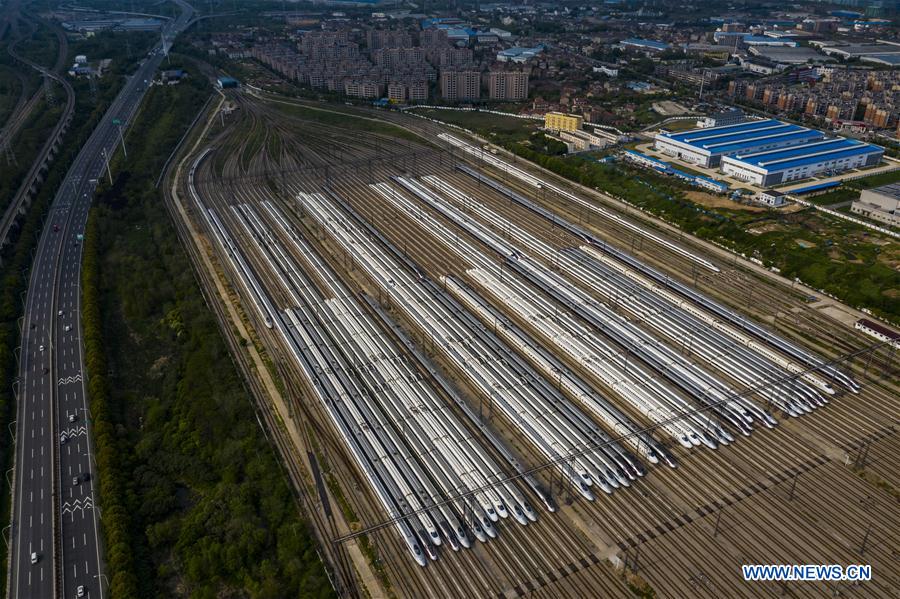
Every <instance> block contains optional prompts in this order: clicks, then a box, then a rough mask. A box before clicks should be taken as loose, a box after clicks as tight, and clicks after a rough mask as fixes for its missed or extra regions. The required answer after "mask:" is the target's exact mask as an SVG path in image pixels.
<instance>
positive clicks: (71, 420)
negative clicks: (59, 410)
mask: <svg viewBox="0 0 900 599" xmlns="http://www.w3.org/2000/svg"><path fill="white" fill-rule="evenodd" d="M77 419H78V414H69V422H75V421H76V420H77Z"/></svg>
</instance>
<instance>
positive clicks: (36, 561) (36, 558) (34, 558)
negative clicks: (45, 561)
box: [31, 551, 41, 564]
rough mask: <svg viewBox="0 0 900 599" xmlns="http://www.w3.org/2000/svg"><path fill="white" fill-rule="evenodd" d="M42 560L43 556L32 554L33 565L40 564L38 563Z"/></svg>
mask: <svg viewBox="0 0 900 599" xmlns="http://www.w3.org/2000/svg"><path fill="white" fill-rule="evenodd" d="M40 559H41V556H40V555H38V554H37V553H35V552H34V551H32V552H31V563H32V564H36V563H38V561H39V560H40Z"/></svg>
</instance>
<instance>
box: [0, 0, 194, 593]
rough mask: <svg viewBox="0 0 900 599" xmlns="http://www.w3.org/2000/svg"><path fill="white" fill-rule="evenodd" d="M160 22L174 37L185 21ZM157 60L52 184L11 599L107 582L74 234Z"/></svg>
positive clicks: (37, 277)
mask: <svg viewBox="0 0 900 599" xmlns="http://www.w3.org/2000/svg"><path fill="white" fill-rule="evenodd" d="M177 2H178V4H179V6H180V7H181V9H182V12H181V15H180V16H179V17H178V19H177V20H175V21H173V22H170V23H168V24H167V25H166V38H167V39H174V36H175V35H177V34H178V33H180V32H181V31H182V30H184V29H185V27H186V26H187V25H188V24H189V22H190V21H191V18H192V16H193V9H192V8H191V7H190V6H189V5H188V4H186V3H184V2H183V1H182V0H177ZM162 60H163V53H162V51H161V50H160V49H159V48H156V49H154V50H153V51H152V52H151V54H150V55H149V56H148V57H147V59H146V60H145V61H144V62H143V64H142V65H141V66H140V67H139V68H138V70H137V72H136V73H135V74H134V75H132V76H131V77H130V78H129V79H128V81H127V82H126V83H125V85H124V87H123V89H122V90H121V92H120V93H119V95H118V96H117V97H116V99H115V100H114V101H113V103H112V105H111V106H110V108H109V109H108V110H107V112H106V114H105V115H104V116H103V119H102V120H101V122H100V123H99V124H98V125H97V127H96V129H95V130H94V132H93V133H92V135H91V137H90V138H89V139H88V141H87V143H86V144H85V145H84V147H83V148H82V149H81V151H80V152H79V154H78V156H77V157H76V158H75V161H74V162H73V164H72V166H71V167H70V169H69V171H68V173H67V174H66V177H65V179H64V181H63V182H62V184H61V185H60V187H59V190H58V191H57V194H56V197H55V198H54V200H53V204H52V207H51V210H50V213H49V215H48V218H47V221H46V223H45V225H44V229H43V231H42V233H41V237H40V241H39V243H38V248H37V253H36V254H35V260H34V264H33V267H32V270H31V278H30V281H29V287H28V295H27V299H26V303H25V313H24V321H23V331H22V353H21V357H20V362H19V379H18V393H17V402H18V406H17V407H18V410H17V421H16V437H15V443H16V464H15V475H14V483H13V501H14V504H13V514H12V523H11V535H10V537H11V544H10V558H9V568H10V576H9V583H8V584H9V593H8V594H9V596H10V597H15V598H29V597H34V598H39V599H45V598H49V597H75V596H76V593H77V590H78V588H79V587H83V590H84V596H85V597H101V598H102V597H103V596H104V592H105V591H106V589H105V588H104V587H105V586H106V585H107V581H106V580H105V575H104V569H103V557H102V547H101V542H100V532H99V525H98V518H99V516H100V514H99V513H98V510H97V505H96V502H97V496H96V489H97V477H96V476H95V475H94V471H95V465H94V461H93V457H92V444H91V436H90V434H91V426H90V412H89V410H88V399H87V393H86V385H85V380H84V379H85V376H84V352H83V344H82V338H81V318H80V308H81V293H80V279H81V251H82V247H81V240H80V236H81V233H82V231H83V230H84V227H85V224H86V222H87V216H88V210H89V208H90V204H91V200H92V198H93V195H94V190H95V188H96V185H97V181H98V179H99V178H100V177H102V176H105V171H106V162H107V159H108V157H109V156H110V155H111V154H112V153H113V151H114V150H115V148H116V146H117V144H118V142H119V135H120V132H119V125H118V124H117V123H121V126H123V127H124V126H125V124H126V123H128V122H129V120H130V119H131V118H132V117H133V115H134V113H135V111H136V109H137V107H138V105H139V104H140V102H141V99H142V98H143V96H144V93H146V90H147V87H148V86H147V82H148V81H150V80H151V79H152V77H153V75H154V73H155V71H156V70H157V68H158V67H159V65H160V62H161V61H162Z"/></svg>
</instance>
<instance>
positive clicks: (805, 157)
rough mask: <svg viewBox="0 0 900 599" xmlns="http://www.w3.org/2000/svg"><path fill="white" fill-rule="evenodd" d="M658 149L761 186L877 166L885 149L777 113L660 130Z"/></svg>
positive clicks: (687, 161)
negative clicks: (829, 133) (830, 134)
mask: <svg viewBox="0 0 900 599" xmlns="http://www.w3.org/2000/svg"><path fill="white" fill-rule="evenodd" d="M655 142H656V143H655V148H656V150H657V151H659V152H661V153H663V154H666V155H667V156H672V157H674V158H677V159H678V160H681V161H682V162H685V163H689V164H697V165H699V166H703V167H706V168H715V167H717V166H718V167H720V169H721V171H722V173H724V174H726V175H729V176H731V177H733V178H735V179H738V180H740V181H747V182H748V183H753V184H755V185H759V186H760V187H770V186H772V185H778V184H780V183H786V182H788V181H799V180H801V179H808V178H810V177H813V176H815V175H818V174H820V173H827V174H837V173H840V172H843V171H846V170H849V169H853V168H860V167H867V166H875V165H877V164H878V163H879V162H881V159H882V156H883V155H884V149H883V148H881V147H879V146H876V145H872V144H868V143H865V142H861V141H857V140H853V139H846V138H843V137H836V138H828V137H826V136H825V134H824V133H822V132H821V131H817V130H815V129H809V128H808V127H803V126H801V125H794V124H791V123H785V122H782V121H778V120H775V119H762V120H757V121H749V122H745V123H739V124H736V125H723V126H721V127H707V128H704V129H692V130H690V131H682V132H678V133H659V134H658V135H657V136H656V140H655Z"/></svg>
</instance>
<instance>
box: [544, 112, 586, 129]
mask: <svg viewBox="0 0 900 599" xmlns="http://www.w3.org/2000/svg"><path fill="white" fill-rule="evenodd" d="M582 124H584V117H582V116H580V115H577V114H565V113H563V112H548V113H547V114H545V115H544V128H545V129H552V130H553V131H579V130H580V129H581V126H582Z"/></svg>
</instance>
